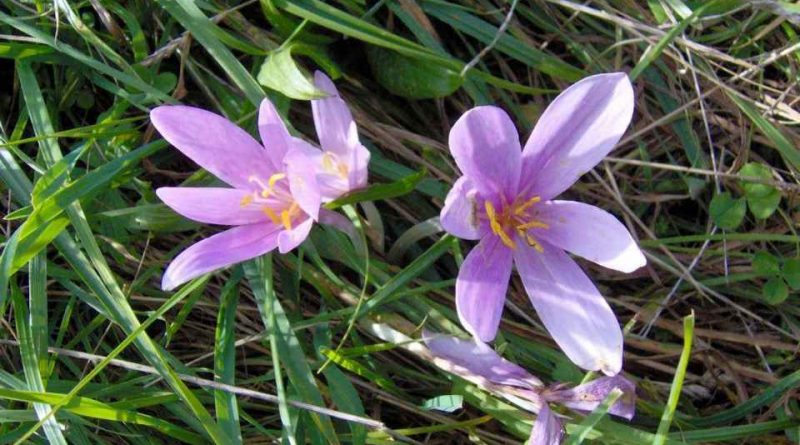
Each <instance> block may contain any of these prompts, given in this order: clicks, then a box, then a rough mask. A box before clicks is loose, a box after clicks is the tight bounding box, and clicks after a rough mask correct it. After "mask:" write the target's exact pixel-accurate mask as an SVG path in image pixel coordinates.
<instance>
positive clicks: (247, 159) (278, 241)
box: [150, 99, 336, 290]
mask: <svg viewBox="0 0 800 445" xmlns="http://www.w3.org/2000/svg"><path fill="white" fill-rule="evenodd" d="M150 119H151V121H152V122H153V125H154V126H155V127H156V129H157V130H158V132H159V133H161V135H162V136H163V137H164V139H166V140H167V141H169V143H171V144H172V145H173V146H175V147H176V148H177V149H178V150H180V151H181V152H183V154H185V155H186V156H187V157H189V158H190V159H192V160H193V161H195V162H196V163H198V164H199V165H200V166H201V167H203V168H204V169H206V170H208V171H209V172H210V173H212V174H213V175H214V176H216V177H217V178H219V179H221V180H222V181H224V182H225V183H227V184H228V185H230V186H231V187H232V188H222V187H202V188H197V187H162V188H159V189H158V190H156V193H157V194H158V196H159V198H161V200H162V201H164V203H166V204H167V205H168V206H169V207H171V208H172V209H173V210H175V211H176V212H178V213H179V214H181V215H183V216H185V217H186V218H189V219H192V220H195V221H198V222H201V223H206V224H221V225H227V226H234V227H233V228H231V229H228V230H226V231H224V232H221V233H218V234H216V235H213V236H211V237H209V238H206V239H204V240H202V241H200V242H198V243H196V244H194V245H192V246H190V247H189V248H188V249H186V250H184V251H183V252H181V253H180V255H178V256H177V257H176V258H175V259H174V260H173V261H172V263H170V265H169V267H168V268H167V270H166V272H165V273H164V277H163V280H162V283H161V287H162V288H163V289H165V290H171V289H174V288H175V287H177V286H179V285H180V284H183V283H185V282H187V281H189V280H191V279H193V278H196V277H198V276H200V275H202V274H205V273H207V272H211V271H213V270H217V269H220V268H223V267H226V266H229V265H231V264H235V263H238V262H241V261H244V260H247V259H251V258H255V257H257V256H260V255H263V254H265V253H267V252H270V251H272V250H274V249H275V248H277V249H278V250H279V251H280V252H281V253H285V252H288V251H290V250H292V249H294V248H295V247H296V246H297V245H299V244H300V243H301V242H303V240H305V239H306V237H307V236H308V233H309V231H310V230H311V227H312V225H313V223H314V221H315V220H317V219H319V218H323V219H324V218H328V219H334V220H335V218H336V217H335V216H333V215H327V214H325V212H326V211H325V210H324V209H320V203H321V195H320V191H319V188H318V186H317V182H316V177H315V176H316V171H315V169H314V168H313V166H312V164H311V163H310V162H309V161H307V160H305V162H304V159H303V158H304V157H305V156H304V155H303V154H302V152H301V151H300V150H298V149H296V145H298V141H300V140H299V139H297V138H294V137H292V136H291V135H290V134H289V132H288V130H287V129H286V126H285V125H284V123H283V121H282V120H281V117H280V115H278V112H277V110H276V109H275V107H274V106H273V105H272V103H270V102H269V100H266V99H265V100H264V101H263V102H262V103H261V107H260V110H259V115H258V131H259V134H260V136H261V140H262V142H263V145H262V144H259V143H258V142H257V141H256V140H255V139H253V137H251V136H250V135H249V134H248V133H247V132H245V131H244V130H242V129H241V128H239V127H238V126H236V125H235V124H234V123H232V122H230V121H229V120H227V119H225V118H224V117H222V116H219V115H217V114H214V113H212V112H209V111H205V110H202V109H199V108H194V107H188V106H178V105H166V106H160V107H157V108H155V109H154V110H153V111H152V112H151V113H150ZM329 213H333V212H329Z"/></svg>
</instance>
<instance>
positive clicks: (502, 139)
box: [449, 106, 521, 205]
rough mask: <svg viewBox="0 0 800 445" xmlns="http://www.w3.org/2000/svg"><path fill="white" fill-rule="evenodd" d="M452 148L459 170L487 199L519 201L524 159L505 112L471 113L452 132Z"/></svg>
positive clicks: (488, 108)
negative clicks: (499, 198) (503, 196)
mask: <svg viewBox="0 0 800 445" xmlns="http://www.w3.org/2000/svg"><path fill="white" fill-rule="evenodd" d="M449 145H450V152H451V153H452V154H453V158H455V160H456V164H458V168H459V169H461V171H462V172H463V173H464V175H465V176H468V177H469V178H470V179H471V180H472V181H473V182H474V183H475V186H476V187H477V188H478V190H480V191H481V193H482V194H483V195H484V197H485V198H487V199H493V200H494V199H495V198H496V197H498V196H500V195H505V197H506V198H508V199H509V200H511V199H513V198H514V197H516V192H517V186H518V184H519V175H520V156H521V155H520V144H519V134H518V133H517V129H516V127H514V123H513V122H511V118H509V117H508V114H506V112H505V111H503V110H502V109H500V108H497V107H492V106H481V107H475V108H473V109H471V110H469V111H467V112H466V113H464V114H463V115H462V116H461V117H460V118H459V119H458V121H456V123H455V125H453V128H452V129H451V130H450V139H449ZM495 204H496V205H499V202H497V203H495Z"/></svg>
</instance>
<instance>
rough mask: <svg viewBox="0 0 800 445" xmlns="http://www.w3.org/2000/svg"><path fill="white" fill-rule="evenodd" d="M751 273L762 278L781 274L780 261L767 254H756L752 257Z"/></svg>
mask: <svg viewBox="0 0 800 445" xmlns="http://www.w3.org/2000/svg"><path fill="white" fill-rule="evenodd" d="M753 272H755V273H757V274H759V275H764V276H776V275H778V274H780V273H781V266H780V261H778V259H777V258H775V255H773V254H771V253H769V252H763V251H762V252H758V253H756V254H755V255H754V256H753Z"/></svg>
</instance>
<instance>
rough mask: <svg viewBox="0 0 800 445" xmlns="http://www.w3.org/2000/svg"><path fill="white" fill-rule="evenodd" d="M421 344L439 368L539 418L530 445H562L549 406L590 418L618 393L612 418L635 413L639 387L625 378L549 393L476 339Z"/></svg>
mask: <svg viewBox="0 0 800 445" xmlns="http://www.w3.org/2000/svg"><path fill="white" fill-rule="evenodd" d="M422 338H423V341H424V342H425V344H426V345H427V346H428V348H429V349H430V350H431V352H432V353H433V355H434V363H435V364H436V365H437V366H439V367H442V368H444V369H445V370H447V371H450V372H453V373H454V374H457V375H459V376H461V377H463V378H465V379H467V380H469V381H471V382H473V383H476V384H477V385H479V386H481V387H483V388H484V389H486V390H488V391H491V392H494V393H496V394H498V395H500V396H502V397H504V398H506V399H508V400H509V401H511V402H513V403H515V404H517V405H519V406H521V407H523V408H525V409H527V410H529V411H533V412H536V413H538V415H537V417H536V422H534V424H533V430H532V431H531V438H530V441H529V442H528V443H529V444H530V445H558V444H559V443H561V438H562V437H563V435H564V431H563V429H562V427H561V421H560V420H559V419H558V417H556V415H555V414H554V413H553V412H552V411H551V410H550V407H549V406H548V403H550V402H554V403H561V404H563V405H564V406H566V407H569V408H572V409H574V410H577V411H583V412H591V411H592V410H594V409H596V408H597V407H598V406H600V404H601V403H602V402H603V400H605V398H606V397H607V396H608V395H609V394H610V393H611V391H613V390H614V389H615V388H618V389H619V390H620V391H622V396H621V397H620V398H619V399H618V400H617V401H616V402H615V403H614V404H613V405H612V406H611V407H610V408H609V410H608V413H609V414H612V415H615V416H618V417H622V418H625V419H627V420H630V419H632V418H633V415H634V412H635V410H636V386H635V385H634V384H633V382H631V381H630V380H628V379H626V378H625V377H622V376H621V375H615V376H612V377H600V378H598V379H596V380H592V381H590V382H588V383H584V384H582V385H578V386H576V387H574V388H566V389H565V388H564V387H563V385H557V386H555V387H553V388H546V387H545V386H544V384H543V383H542V382H541V380H539V379H538V378H536V377H535V376H533V375H532V374H530V373H529V372H528V371H526V370H525V369H523V368H522V367H520V366H519V365H517V364H514V363H512V362H510V361H508V360H506V359H504V358H503V357H501V356H500V355H499V354H498V353H497V352H495V351H494V350H493V349H492V348H490V347H489V346H488V345H486V344H484V343H483V342H481V341H480V340H478V339H476V338H473V339H471V340H463V339H459V338H457V337H452V336H449V335H439V334H432V333H430V332H427V331H424V332H423V334H422Z"/></svg>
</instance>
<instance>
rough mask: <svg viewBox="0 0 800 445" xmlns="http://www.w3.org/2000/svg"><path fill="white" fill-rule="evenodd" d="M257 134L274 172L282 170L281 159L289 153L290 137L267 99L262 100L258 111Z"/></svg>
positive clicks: (276, 111) (279, 116) (273, 106)
mask: <svg viewBox="0 0 800 445" xmlns="http://www.w3.org/2000/svg"><path fill="white" fill-rule="evenodd" d="M258 133H259V135H260V136H261V143H262V144H263V145H264V147H265V149H266V153H267V156H268V157H269V160H270V162H271V163H272V166H273V168H274V169H275V171H282V170H283V157H284V156H285V155H286V153H287V152H288V151H289V146H290V145H291V141H292V136H291V135H290V134H289V130H288V129H287V128H286V124H285V123H284V122H283V119H282V118H281V115H280V114H279V113H278V110H277V109H276V108H275V105H273V104H272V102H270V100H269V99H267V98H264V100H262V101H261V106H260V107H259V110H258Z"/></svg>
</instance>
